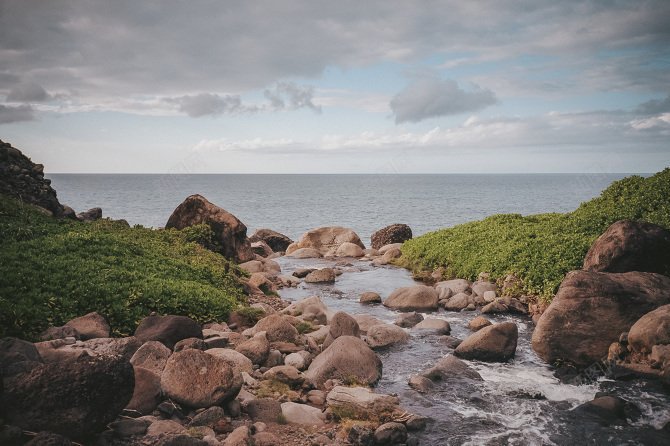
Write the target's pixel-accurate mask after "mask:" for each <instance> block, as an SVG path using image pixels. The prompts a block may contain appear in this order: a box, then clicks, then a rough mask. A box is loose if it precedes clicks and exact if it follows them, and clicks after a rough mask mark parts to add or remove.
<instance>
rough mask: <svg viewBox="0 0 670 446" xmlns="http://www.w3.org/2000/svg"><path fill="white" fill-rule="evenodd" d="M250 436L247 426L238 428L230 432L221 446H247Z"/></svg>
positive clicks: (249, 442)
mask: <svg viewBox="0 0 670 446" xmlns="http://www.w3.org/2000/svg"><path fill="white" fill-rule="evenodd" d="M250 444H251V435H250V434H249V428H248V427H247V426H240V427H238V428H236V429H235V430H234V431H232V432H231V433H230V434H229V435H228V436H227V437H226V439H225V440H224V441H223V443H222V445H223V446H249V445H250Z"/></svg>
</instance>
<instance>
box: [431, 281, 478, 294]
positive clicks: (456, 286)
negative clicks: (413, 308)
mask: <svg viewBox="0 0 670 446" xmlns="http://www.w3.org/2000/svg"><path fill="white" fill-rule="evenodd" d="M470 285H472V284H471V283H470V281H469V280H465V279H453V280H445V281H442V282H437V283H436V284H435V289H436V290H439V289H440V288H445V289H449V290H451V294H452V295H454V294H458V293H468V292H470Z"/></svg>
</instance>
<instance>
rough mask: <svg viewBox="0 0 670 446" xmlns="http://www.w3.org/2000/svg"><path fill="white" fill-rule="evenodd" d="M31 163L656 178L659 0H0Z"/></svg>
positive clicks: (669, 140)
mask: <svg viewBox="0 0 670 446" xmlns="http://www.w3.org/2000/svg"><path fill="white" fill-rule="evenodd" d="M0 139H2V140H4V141H6V142H10V143H12V144H13V145H14V146H15V147H18V148H20V149H21V150H23V151H24V153H26V154H28V155H29V156H30V157H31V158H33V160H34V161H36V162H41V163H44V164H45V165H46V169H47V171H48V172H157V173H164V172H168V173H200V172H208V173H209V172H212V173H229V172H230V173H237V172H239V173H267V172H272V173H349V172H351V173H358V172H365V173H423V172H425V173H441V172H444V173H452V172H453V173H478V172H654V171H658V170H661V169H662V168H663V167H666V166H669V165H670V1H668V0H658V1H644V0H635V1H567V0H561V1H556V0H549V1H541V0H526V1H510V0H491V1H464V0H457V1H446V0H445V1H397V2H396V1H389V0H381V1H364V2H362V1H360V0H357V1H347V0H338V1H333V0H328V1H315V0H304V1H300V0H296V1H279V0H268V1H252V0H244V1H232V0H227V1H220V0H211V1H199V0H189V1H186V0H183V1H182V0H172V1H150V0H142V1H137V0H131V1H122V0H114V1H101V0H97V1H94V0H88V1H87V0H81V1H77V0H72V1H59V0H49V1H40V0H0Z"/></svg>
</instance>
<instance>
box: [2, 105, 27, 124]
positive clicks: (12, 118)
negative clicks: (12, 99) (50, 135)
mask: <svg viewBox="0 0 670 446" xmlns="http://www.w3.org/2000/svg"><path fill="white" fill-rule="evenodd" d="M34 119H35V113H34V110H33V108H32V107H31V106H30V105H17V106H10V105H2V104H0V124H10V123H12V122H21V121H32V120H34Z"/></svg>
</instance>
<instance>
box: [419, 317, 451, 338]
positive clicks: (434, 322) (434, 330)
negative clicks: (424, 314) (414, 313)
mask: <svg viewBox="0 0 670 446" xmlns="http://www.w3.org/2000/svg"><path fill="white" fill-rule="evenodd" d="M412 332H419V333H424V334H435V335H448V334H449V333H451V327H450V326H449V322H447V321H445V320H444V319H432V318H428V319H424V320H423V321H421V322H419V323H418V324H416V325H415V326H414V327H412Z"/></svg>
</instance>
